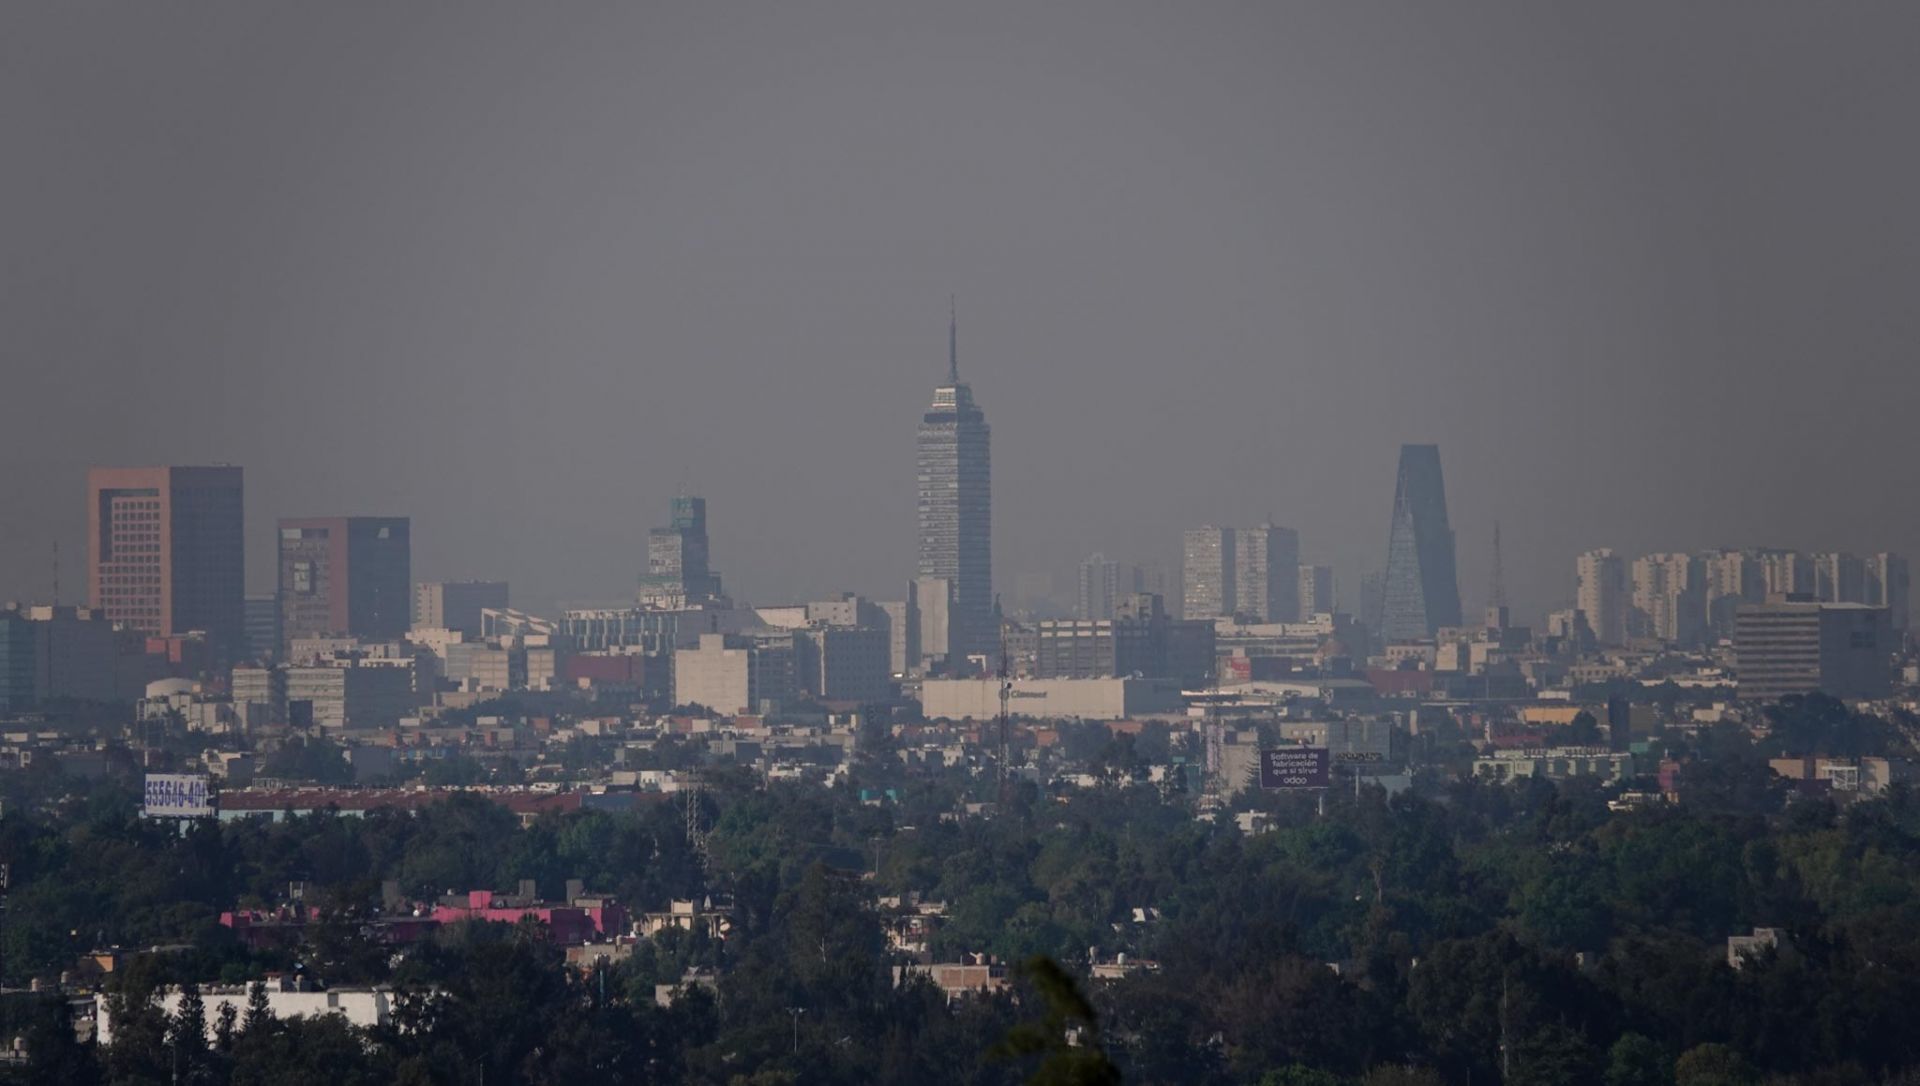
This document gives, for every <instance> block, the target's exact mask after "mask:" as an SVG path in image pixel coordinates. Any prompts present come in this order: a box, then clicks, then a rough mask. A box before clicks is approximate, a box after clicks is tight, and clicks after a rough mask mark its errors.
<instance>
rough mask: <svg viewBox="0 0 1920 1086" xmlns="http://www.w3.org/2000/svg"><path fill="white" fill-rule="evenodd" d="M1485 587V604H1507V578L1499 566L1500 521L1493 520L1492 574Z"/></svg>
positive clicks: (1493, 605)
mask: <svg viewBox="0 0 1920 1086" xmlns="http://www.w3.org/2000/svg"><path fill="white" fill-rule="evenodd" d="M1488 580H1489V582H1491V583H1490V584H1489V586H1488V588H1487V606H1489V607H1505V606H1506V605H1507V579H1506V575H1505V573H1504V572H1503V571H1502V570H1501V568H1500V522H1499V521H1497V520H1496V521H1494V522H1493V574H1492V576H1491V577H1489V578H1488Z"/></svg>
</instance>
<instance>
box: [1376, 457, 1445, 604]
mask: <svg viewBox="0 0 1920 1086" xmlns="http://www.w3.org/2000/svg"><path fill="white" fill-rule="evenodd" d="M1383 588H1384V590H1385V596H1386V598H1385V601H1384V602H1385V605H1384V607H1383V608H1382V610H1381V615H1380V636H1381V638H1382V639H1383V640H1386V641H1419V640H1423V639H1425V638H1429V637H1432V636H1433V635H1434V633H1435V632H1436V631H1438V630H1439V629H1440V628H1441V627H1442V626H1458V625H1460V581H1459V578H1458V576H1457V575H1456V573H1455V571H1454V562H1453V528H1452V527H1451V526H1450V525H1449V524H1448V523H1447V488H1446V483H1445V482H1444V481H1443V480H1442V478H1441V476H1440V447H1439V446H1438V445H1402V446H1400V480H1399V482H1398V483H1397V484H1396V485H1395V487H1394V491H1393V526H1392V528H1391V530H1390V531H1389V533H1388V535H1387V576H1386V583H1385V584H1384V586H1383Z"/></svg>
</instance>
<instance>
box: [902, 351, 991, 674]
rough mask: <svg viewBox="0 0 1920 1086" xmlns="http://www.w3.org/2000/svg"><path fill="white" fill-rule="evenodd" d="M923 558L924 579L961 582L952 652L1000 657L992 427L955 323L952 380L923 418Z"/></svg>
mask: <svg viewBox="0 0 1920 1086" xmlns="http://www.w3.org/2000/svg"><path fill="white" fill-rule="evenodd" d="M918 466H919V485H920V500H919V520H920V560H919V563H918V576H920V577H923V578H925V577H939V578H944V579H946V580H948V581H950V582H952V584H953V627H952V628H953V638H954V642H955V644H953V645H952V646H951V652H950V656H951V657H952V658H953V659H955V660H959V659H964V658H965V657H966V656H967V655H969V654H974V653H987V654H989V655H992V654H994V653H995V651H996V648H995V647H996V645H997V644H998V642H999V631H997V630H996V629H994V619H993V500H992V475H993V472H992V458H991V431H990V430H989V429H988V427H987V416H986V415H985V414H984V413H983V412H982V411H981V410H980V408H979V406H978V405H976V404H975V403H974V402H973V389H972V388H970V387H968V385H967V384H966V382H964V381H962V380H960V325H959V320H958V317H957V315H949V317H948V323H947V380H946V383H945V384H942V385H940V386H938V387H936V388H935V389H934V390H933V403H932V405H931V406H929V407H928V408H927V410H926V413H925V414H923V415H922V416H921V417H920V435H919V456H918Z"/></svg>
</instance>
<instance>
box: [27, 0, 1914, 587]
mask: <svg viewBox="0 0 1920 1086" xmlns="http://www.w3.org/2000/svg"><path fill="white" fill-rule="evenodd" d="M1916 42H1920V5H1914V4H1911V3H1898V4H1873V3H1867V2H1849V3H1845V4H1815V3H1804V4H1798V5H1779V4H1763V3H1758V2H1754V0H1740V2H1737V3H1714V4H1708V3H1683V4H1674V3H1666V2H1662V3H1649V4H1619V3H1613V4H1579V5H1571V4H1569V5H1552V4H1544V3H1538V2H1526V3H1514V4H1500V5H1489V4H1479V5H1471V4H1453V3H1449V4H1436V3H1431V2H1426V0H1421V2H1416V3H1406V4H1388V3H1358V2H1356V3H1316V4H1291V5H1288V4H1277V3H1240V4H1168V3H1160V2H1152V3H1139V4H1123V3H1116V2H1108V0H1103V2H1100V3H1088V4H1074V5H1068V4H1034V3H1027V2H1019V3H1007V4H992V3H964V4H960V3H955V4H940V5H933V4H914V3H902V2H899V0H877V2H874V3H870V4H820V3H805V4H787V3H778V4H765V5H745V4H726V3H713V2H702V3H689V4H673V5H669V4H655V3H645V4H643V3H627V4H613V3H576V4H525V3H510V4H495V5H483V4H478V3H468V2H462V3H447V4H427V3H409V4H391V3H323V4H304V5H291V4H274V3H260V2H256V0H248V2H245V3H231V4H215V3H198V4H192V5H180V4H142V3H123V4H86V3H68V2H60V3H50V2H49V3H41V2H34V0H16V2H13V3H8V4H5V5H0V405H3V406H4V410H5V422H4V429H0V466H4V468H5V470H4V471H0V509H3V510H4V511H5V512H4V515H0V597H12V598H41V599H44V598H45V597H46V596H47V594H48V583H49V579H50V571H49V568H48V567H49V561H48V556H49V552H50V550H51V548H52V545H53V543H54V541H55V540H56V539H57V540H58V541H59V543H60V546H61V551H62V553H63V554H65V555H68V556H69V557H68V559H67V561H66V567H67V572H65V573H64V574H63V577H62V581H63V586H64V594H65V595H66V597H67V598H68V599H72V598H74V597H75V596H76V595H77V594H78V589H79V586H81V585H82V583H83V579H82V576H81V560H80V559H81V555H82V554H83V542H84V540H83V538H82V537H83V525H84V509H83V505H84V501H83V473H84V469H85V468H86V466H87V465H88V464H106V463H127V464H136V463H137V464H144V463H193V462H209V461H228V462H233V463H238V464H242V465H245V467H246V469H247V506H248V518H249V522H250V539H251V545H252V549H251V552H250V555H249V572H248V579H249V581H250V582H251V583H252V585H253V587H254V588H255V589H256V590H262V589H265V588H266V587H268V586H269V585H270V584H271V581H272V571H271V568H270V565H269V562H270V559H271V554H272V550H271V547H272V539H271V531H270V529H271V525H272V523H273V519H274V518H276V517H278V516H282V515H321V514H332V513H380V514H386V513H404V514H410V515H411V516H412V517H413V518H414V540H415V556H414V568H415V571H416V575H417V576H419V577H421V578H423V579H431V578H439V577H470V576H486V577H495V576H497V577H505V578H508V579H510V580H511V581H512V582H513V584H514V589H515V598H516V603H519V604H521V605H523V606H529V607H533V608H545V607H547V606H548V605H550V604H551V603H552V602H553V601H555V600H593V599H603V600H606V599H619V598H623V597H626V596H628V595H629V594H630V593H631V591H632V587H633V583H634V578H635V576H636V574H637V572H638V570H639V568H640V566H641V565H642V564H643V560H644V539H643V535H644V531H645V529H646V528H647V527H648V526H649V525H653V524H656V523H658V522H659V521H660V520H661V519H662V518H663V516H664V514H665V511H666V503H667V499H668V498H669V497H670V496H671V494H672V493H673V491H674V489H675V487H676V485H678V484H679V483H681V482H682V481H683V480H684V481H686V482H687V483H689V484H690V485H691V487H692V488H693V489H695V490H697V491H698V492H700V493H703V494H705V495H706V496H707V498H708V500H709V503H710V508H711V516H712V526H713V533H714V558H715V563H716V565H717V566H718V567H719V568H720V569H721V570H722V571H723V572H724V573H725V574H726V576H727V578H728V582H729V584H730V585H731V586H732V587H733V588H734V589H735V591H736V593H737V594H743V595H746V596H749V597H751V598H753V599H756V600H760V601H770V600H776V599H780V598H783V597H793V598H800V597H804V596H808V595H813V594H818V593H825V592H830V591H833V590H835V589H838V588H842V587H844V588H848V589H855V590H860V591H865V592H868V593H872V594H875V595H878V596H881V597H889V596H897V595H899V593H900V586H901V585H902V584H903V583H904V581H905V579H906V578H907V577H908V576H910V574H911V569H912V560H913V536H914V529H913V501H914V496H913V487H914V480H913V441H914V425H915V422H916V420H917V416H918V414H919V412H920V411H921V409H922V408H923V406H924V405H925V403H926V401H927V399H928V397H929V393H930V391H931V388H932V386H933V384H934V382H935V380H936V379H937V378H939V377H940V376H941V373H942V369H943V366H944V361H945V358H944V354H945V347H946V327H945V325H946V307H947V296H948V294H949V293H956V294H958V295H959V297H960V311H961V330H960V351H961V369H962V372H963V373H964V374H965V376H967V377H968V378H970V379H971V380H972V382H973V384H974V388H975V391H976V394H977V396H978V398H979V400H980V402H981V404H982V405H983V406H984V407H985V409H986V411H987V414H988V418H989V420H990V421H991V422H992V425H993V429H994V468H995V479H994V488H995V511H994V512H995V520H996V525H995V529H996V531H995V536H996V538H995V545H996V555H995V557H996V575H997V579H998V581H999V583H1000V585H1001V587H1002V588H1003V589H1005V590H1011V588H1012V586H1013V584H1014V582H1015V578H1016V577H1017V576H1018V575H1020V574H1022V573H1026V572H1036V573H1051V574H1052V575H1053V576H1054V578H1055V581H1056V585H1057V588H1058V592H1059V594H1060V595H1061V596H1062V597H1069V596H1070V595H1071V590H1072V580H1071V577H1072V571H1073V569H1074V567H1075V565H1076V564H1077V562H1078V561H1079V559H1080V558H1081V557H1082V556H1083V555H1084V554H1085V553H1087V552H1089V551H1093V550H1102V551H1105V552H1106V553H1107V554H1108V555H1110V556H1113V557H1116V558H1130V559H1158V560H1160V561H1163V562H1165V563H1167V564H1168V567H1169V568H1170V569H1172V568H1174V566H1173V563H1174V562H1175V561H1176V559H1177V554H1178V538H1179V532H1180V530H1181V528H1182V527H1184V526H1188V525H1191V524H1197V523H1201V522H1205V521H1214V522H1220V523H1254V522H1257V521H1258V520H1260V519H1261V518H1263V517H1265V516H1267V515H1269V514H1271V515H1272V517H1273V518H1274V519H1275V520H1276V521H1278V522H1280V523H1284V524H1288V525H1291V526H1294V527H1296V528H1298V529H1299V530H1300V532H1301V534H1302V539H1303V550H1304V553H1305V555H1306V556H1307V557H1308V558H1310V559H1312V560H1318V561H1330V562H1332V563H1333V564H1335V565H1336V566H1337V567H1338V570H1339V573H1340V576H1341V580H1342V592H1343V594H1344V597H1345V602H1348V603H1351V602H1353V601H1354V600H1355V599H1356V596H1357V593H1356V591H1355V590H1356V588H1357V583H1358V578H1359V575H1360V574H1361V573H1362V572H1363V571H1366V570H1372V569H1376V568H1378V567H1379V566H1380V565H1381V564H1382V562H1383V561H1384V556H1385V548H1386V533H1387V519H1388V514H1389V512H1390V506H1391V503H1392V497H1393V473H1394V463H1395V458H1396V455H1397V451H1398V446H1399V444H1400V443H1401V442H1402V441H1434V442H1438V443H1439V445H1440V447H1441V451H1442V456H1443V459H1444V462H1445V468H1446V474H1447V485H1448V498H1449V502H1450V505H1451V511H1452V518H1453V523H1454V527H1455V529H1456V531H1457V532H1458V535H1459V553H1460V564H1461V580H1462V598H1463V601H1464V602H1465V603H1466V605H1467V607H1468V609H1469V611H1471V610H1473V609H1475V608H1477V607H1478V606H1480V604H1481V601H1482V599H1483V594H1484V582H1485V579H1486V574H1487V568H1488V564H1489V562H1488V557H1489V556H1488V542H1489V539H1490V537H1491V534H1492V525H1493V521H1494V519H1495V518H1496V517H1497V518H1499V519H1500V520H1501V522H1502V524H1503V537H1504V543H1505V546H1506V568H1507V576H1508V582H1509V593H1510V595H1511V596H1512V597H1514V602H1515V603H1516V605H1517V606H1518V607H1519V608H1520V609H1521V610H1522V612H1523V613H1524V614H1528V615H1531V614H1533V613H1535V612H1537V611H1538V610H1540V609H1542V608H1545V607H1546V606H1548V605H1550V604H1553V603H1555V602H1557V601H1560V600H1563V599H1566V598H1567V597H1569V596H1570V595H1571V593H1572V584H1571V581H1572V562H1573V556H1574V554H1575V553H1576V552H1578V551H1580V550H1582V549H1585V548H1588V547H1593V546H1602V545H1611V546H1614V547H1618V548H1622V549H1625V550H1627V551H1630V552H1638V551H1642V550H1651V549H1665V548H1692V547H1700V546H1708V545H1720V544H1762V543H1774V544H1778V545H1786V546H1804V547H1810V548H1812V547H1838V548H1849V549H1854V550H1861V551H1869V550H1876V549H1898V550H1905V551H1908V552H1920V503H1917V502H1916V501H1915V494H1914V489H1915V488H1914V481H1915V470H1914V469H1915V461H1916V456H1915V453H1916V450H1917V449H1920V433H1917V432H1916V430H1915V428H1914V426H1913V416H1914V405H1915V403H1916V394H1917V393H1920V378H1917V377H1916V376H1915V374H1916V368H1915V345H1916V343H1917V342H1920V304H1916V287H1920V145H1916V143H1915V140H1914V132H1915V126H1916V121H1917V120H1920V118H1917V116H1916V114H1917V113H1920V63H1916V52H1915V44H1916Z"/></svg>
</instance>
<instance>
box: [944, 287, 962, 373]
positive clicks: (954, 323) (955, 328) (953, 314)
mask: <svg viewBox="0 0 1920 1086" xmlns="http://www.w3.org/2000/svg"><path fill="white" fill-rule="evenodd" d="M947 383H948V384H950V385H957V384H959V383H960V306H959V303H957V302H955V301H954V297H953V295H951V294H949V295H947Z"/></svg>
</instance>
